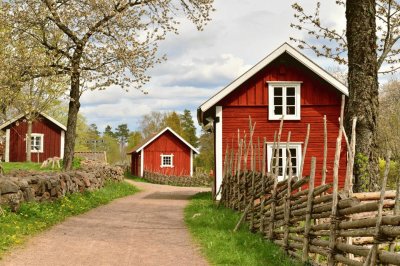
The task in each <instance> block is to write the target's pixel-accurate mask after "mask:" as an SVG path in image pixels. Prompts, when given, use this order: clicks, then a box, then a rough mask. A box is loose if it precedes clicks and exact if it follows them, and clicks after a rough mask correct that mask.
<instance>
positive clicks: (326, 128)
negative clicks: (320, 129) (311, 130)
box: [321, 115, 328, 185]
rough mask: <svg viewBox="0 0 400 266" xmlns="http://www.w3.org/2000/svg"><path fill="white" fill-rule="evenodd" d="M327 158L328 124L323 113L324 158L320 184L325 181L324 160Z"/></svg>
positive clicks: (323, 183)
mask: <svg viewBox="0 0 400 266" xmlns="http://www.w3.org/2000/svg"><path fill="white" fill-rule="evenodd" d="M327 158H328V126H327V122H326V115H324V160H323V162H322V179H321V185H325V183H326V160H327Z"/></svg>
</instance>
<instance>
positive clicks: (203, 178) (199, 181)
mask: <svg viewBox="0 0 400 266" xmlns="http://www.w3.org/2000/svg"><path fill="white" fill-rule="evenodd" d="M143 178H144V179H145V180H147V181H149V182H150V183H154V184H163V185H172V186H182V187H209V186H210V185H211V178H210V176H209V175H208V174H207V173H194V175H193V176H168V175H163V174H160V173H154V172H146V171H145V172H144V177H143Z"/></svg>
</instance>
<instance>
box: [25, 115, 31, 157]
mask: <svg viewBox="0 0 400 266" xmlns="http://www.w3.org/2000/svg"><path fill="white" fill-rule="evenodd" d="M31 151H32V119H30V118H28V129H27V132H26V161H27V162H31V161H32V159H31V155H32V152H31Z"/></svg>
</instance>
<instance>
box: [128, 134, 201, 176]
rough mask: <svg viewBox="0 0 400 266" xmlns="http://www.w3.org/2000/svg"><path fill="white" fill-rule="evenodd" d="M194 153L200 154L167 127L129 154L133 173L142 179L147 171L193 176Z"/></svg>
mask: <svg viewBox="0 0 400 266" xmlns="http://www.w3.org/2000/svg"><path fill="white" fill-rule="evenodd" d="M194 153H196V154H198V153H199V152H198V151H197V149H195V148H194V147H193V146H192V145H190V144H189V143H188V142H187V141H185V140H184V139H183V138H182V137H181V136H179V135H178V134H177V133H176V132H175V131H173V130H172V129H171V128H169V127H167V128H165V129H163V130H161V131H160V132H158V133H157V134H154V135H152V136H150V137H149V138H147V139H145V140H143V141H142V142H141V143H139V144H138V145H136V147H134V148H133V149H132V150H131V151H130V152H129V153H128V154H131V173H132V174H133V175H135V176H140V177H143V174H144V172H145V171H147V172H154V173H162V174H165V175H176V176H192V175H193V159H194Z"/></svg>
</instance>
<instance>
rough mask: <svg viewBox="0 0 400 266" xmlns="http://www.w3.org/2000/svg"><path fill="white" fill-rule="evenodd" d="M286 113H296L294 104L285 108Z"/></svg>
mask: <svg viewBox="0 0 400 266" xmlns="http://www.w3.org/2000/svg"><path fill="white" fill-rule="evenodd" d="M286 114H287V115H295V114H296V108H295V107H294V106H288V107H287V108H286Z"/></svg>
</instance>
